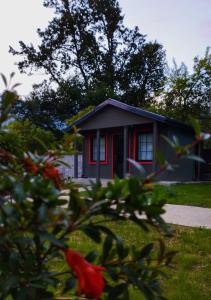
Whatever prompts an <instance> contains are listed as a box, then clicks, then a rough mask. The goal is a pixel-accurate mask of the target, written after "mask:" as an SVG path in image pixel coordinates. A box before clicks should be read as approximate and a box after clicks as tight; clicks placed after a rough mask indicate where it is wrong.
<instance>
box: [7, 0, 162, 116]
mask: <svg viewBox="0 0 211 300" xmlns="http://www.w3.org/2000/svg"><path fill="white" fill-rule="evenodd" d="M44 6H45V7H50V8H52V9H54V11H55V17H54V18H53V20H51V22H50V23H49V25H48V27H47V28H46V29H45V30H40V29H38V35H39V37H40V38H41V44H40V45H39V47H38V49H36V48H35V47H34V46H33V45H26V44H25V43H24V42H22V41H21V42H20V51H16V50H14V49H13V48H11V47H10V52H11V53H13V54H14V55H19V56H22V57H23V60H22V61H20V62H19V64H18V66H19V69H20V71H22V72H27V71H29V72H32V71H36V70H39V69H43V70H44V71H45V72H46V74H48V75H50V81H51V82H54V83H57V85H58V87H59V89H60V90H62V89H61V88H60V87H61V86H62V85H63V83H64V82H68V83H67V84H68V85H70V86H74V87H77V89H79V90H80V93H81V96H82V98H81V97H80V96H79V97H78V102H82V106H81V107H80V109H83V108H84V107H86V106H87V105H96V104H98V103H99V102H101V101H102V100H104V99H105V97H112V96H116V97H117V98H118V99H120V100H122V101H127V103H130V104H132V105H137V106H139V105H143V104H144V103H145V102H147V101H150V99H151V97H152V95H153V94H154V93H155V92H156V91H158V90H159V89H160V88H161V86H162V83H163V79H164V67H165V52H164V50H163V48H162V46H161V45H160V44H159V43H157V42H156V41H155V42H146V40H145V36H144V35H142V34H141V33H140V32H139V29H138V27H135V28H134V29H128V28H127V27H126V26H125V25H124V24H123V21H124V16H123V14H122V11H121V8H120V6H119V3H118V1H117V0H106V1H105V0H97V1H96V0H95V1H94V0H81V1H78V0H72V1H69V0H45V1H44ZM57 92H58V91H56V93H57ZM51 97H53V96H51ZM93 99H94V100H93ZM73 101H75V102H77V100H75V98H73ZM78 102H77V103H78ZM80 109H79V110H80ZM71 113H72V111H70V115H69V117H71Z"/></svg>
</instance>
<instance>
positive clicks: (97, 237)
mask: <svg viewBox="0 0 211 300" xmlns="http://www.w3.org/2000/svg"><path fill="white" fill-rule="evenodd" d="M81 230H82V231H83V232H84V233H85V234H86V235H87V236H88V237H90V238H91V239H92V240H93V241H95V242H96V243H100V242H101V233H100V230H98V229H96V228H95V227H94V226H92V225H83V226H82V227H81Z"/></svg>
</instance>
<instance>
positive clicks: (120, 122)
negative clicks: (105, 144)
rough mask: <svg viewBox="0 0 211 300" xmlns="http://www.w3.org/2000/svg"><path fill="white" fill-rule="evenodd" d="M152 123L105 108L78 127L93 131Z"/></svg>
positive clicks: (122, 111) (119, 110)
mask: <svg viewBox="0 0 211 300" xmlns="http://www.w3.org/2000/svg"><path fill="white" fill-rule="evenodd" d="M151 122H152V121H151V120H150V119H147V118H143V117H140V116H137V115H135V114H132V113H129V112H127V111H124V110H121V109H119V108H116V107H113V106H107V107H105V108H104V109H103V110H102V111H99V112H98V113H97V114H96V115H94V116H92V118H90V119H89V120H87V121H85V122H84V123H83V124H81V125H80V128H81V129H82V130H93V129H97V128H112V127H113V128H114V127H121V126H128V125H134V124H147V123H151Z"/></svg>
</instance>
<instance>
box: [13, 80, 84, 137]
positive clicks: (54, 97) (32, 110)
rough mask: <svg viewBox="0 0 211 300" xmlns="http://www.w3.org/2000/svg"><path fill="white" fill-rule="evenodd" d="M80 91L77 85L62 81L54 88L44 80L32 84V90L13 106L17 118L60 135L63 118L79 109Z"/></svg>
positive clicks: (63, 125) (63, 122) (62, 127)
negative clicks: (38, 83)
mask: <svg viewBox="0 0 211 300" xmlns="http://www.w3.org/2000/svg"><path fill="white" fill-rule="evenodd" d="M80 99H81V93H80V90H79V89H78V87H77V86H74V85H72V84H70V83H69V82H67V81H66V82H63V83H61V85H60V86H59V87H58V88H57V89H56V90H54V89H53V88H52V87H50V85H49V84H48V83H47V82H46V81H44V82H43V83H42V84H40V85H36V86H34V90H33V92H32V93H31V94H30V95H29V96H28V97H27V98H26V99H25V100H23V101H21V100H19V101H18V102H17V103H16V106H15V107H14V114H15V115H16V117H17V118H18V119H21V120H30V121H31V122H32V123H33V124H35V125H36V126H38V127H41V128H43V129H45V130H47V131H51V132H52V133H53V134H54V135H55V136H57V137H60V136H61V131H62V130H63V129H64V128H65V126H66V125H65V120H66V119H68V118H69V117H70V116H72V115H75V114H76V113H77V112H78V111H79V110H80V109H81V104H80Z"/></svg>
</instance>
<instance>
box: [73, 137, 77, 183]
mask: <svg viewBox="0 0 211 300" xmlns="http://www.w3.org/2000/svg"><path fill="white" fill-rule="evenodd" d="M74 151H75V153H74V178H78V151H77V141H74Z"/></svg>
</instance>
